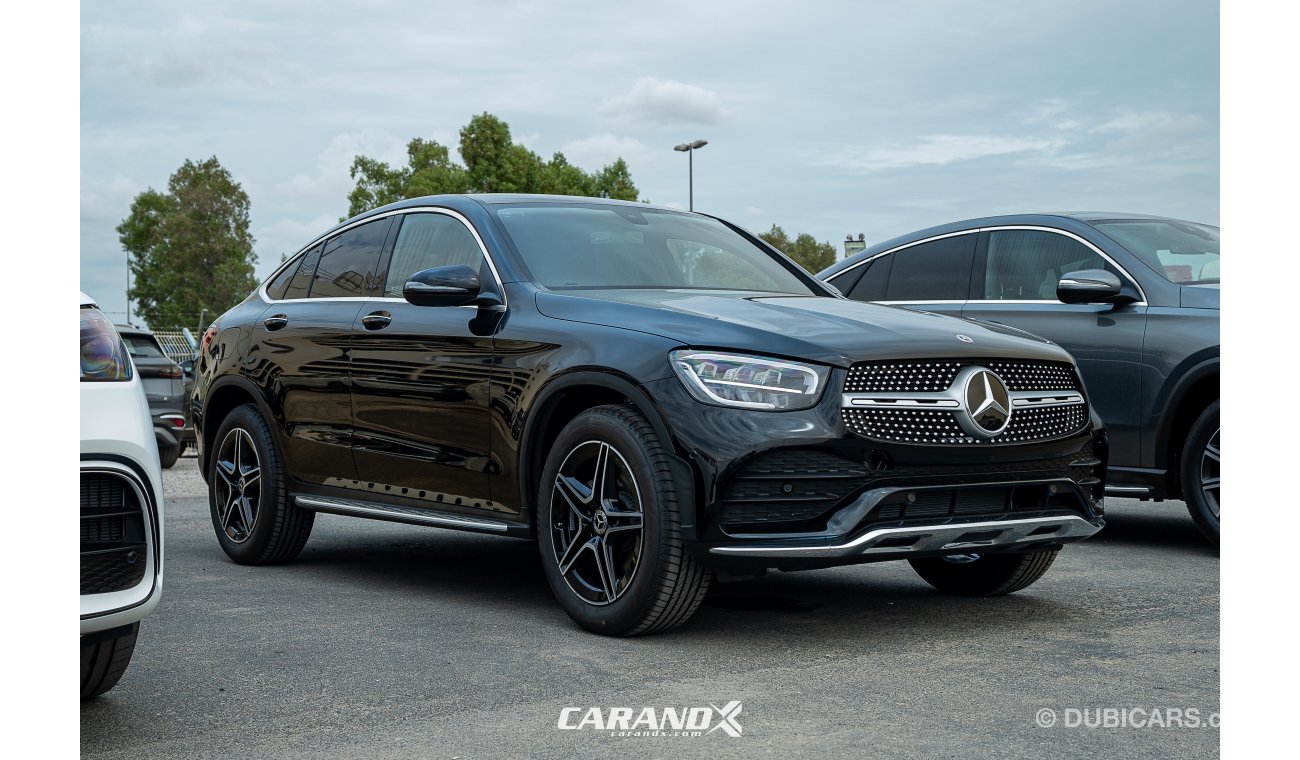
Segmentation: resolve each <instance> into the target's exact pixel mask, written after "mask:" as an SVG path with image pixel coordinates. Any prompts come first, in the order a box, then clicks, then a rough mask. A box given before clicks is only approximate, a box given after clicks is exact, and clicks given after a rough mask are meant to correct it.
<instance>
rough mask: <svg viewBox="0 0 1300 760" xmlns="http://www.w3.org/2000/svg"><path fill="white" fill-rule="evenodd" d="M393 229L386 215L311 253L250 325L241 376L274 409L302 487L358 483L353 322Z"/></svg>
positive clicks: (371, 289)
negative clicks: (351, 370) (354, 453)
mask: <svg viewBox="0 0 1300 760" xmlns="http://www.w3.org/2000/svg"><path fill="white" fill-rule="evenodd" d="M390 227H391V218H388V217H386V218H383V219H379V220H375V221H371V222H367V223H364V224H361V225H357V226H354V227H351V228H349V229H347V230H345V231H343V232H342V233H340V234H338V235H335V236H334V237H332V238H330V239H329V240H327V241H325V242H324V243H321V244H320V245H318V246H316V247H315V248H314V249H312V250H311V251H309V252H308V253H307V254H306V255H305V256H303V258H302V261H301V263H300V264H299V266H298V268H297V270H296V272H295V273H294V275H293V276H292V277H291V278H290V279H289V282H288V284H287V285H285V286H284V290H283V294H284V298H283V299H279V300H274V301H272V302H271V304H270V305H268V306H267V308H266V309H265V310H264V311H263V312H262V315H261V317H259V321H258V323H257V324H255V325H254V328H253V329H254V341H253V344H254V345H253V346H252V348H251V350H250V351H249V355H248V364H247V366H246V368H245V372H246V374H247V375H248V376H249V377H250V379H253V380H254V381H255V382H257V383H258V384H259V385H261V386H262V387H263V388H264V389H265V390H266V393H267V395H268V397H270V398H271V399H272V400H273V403H274V404H275V406H276V407H278V408H277V409H276V411H277V413H278V414H279V415H280V417H281V420H280V422H281V429H282V430H283V431H284V435H285V436H286V437H287V438H288V439H289V441H288V445H287V446H284V447H283V451H284V456H285V459H286V466H287V468H288V470H289V473H290V474H291V475H293V476H294V477H295V478H298V479H299V480H302V481H304V482H308V483H316V484H324V485H346V484H351V483H353V482H355V480H356V465H355V463H354V461H353V457H352V400H351V396H350V392H351V382H350V379H349V367H348V362H349V356H348V348H349V343H350V341H351V330H352V323H353V321H354V320H355V318H356V315H357V313H358V312H360V311H361V307H362V305H363V304H364V303H365V301H366V298H367V297H369V296H370V295H371V294H372V293H373V292H374V291H375V288H376V286H377V283H378V271H379V256H380V252H381V250H382V249H383V245H384V242H385V239H386V237H387V235H388V231H389V229H390ZM278 280H279V278H277V282H276V283H273V284H275V285H276V286H277V290H276V294H278V293H279V289H278V288H279V286H280V285H281V283H279V281H278Z"/></svg>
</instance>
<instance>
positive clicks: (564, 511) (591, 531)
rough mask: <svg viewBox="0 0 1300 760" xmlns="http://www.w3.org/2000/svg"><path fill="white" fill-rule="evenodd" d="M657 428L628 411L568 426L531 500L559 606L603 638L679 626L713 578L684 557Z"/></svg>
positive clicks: (603, 409)
mask: <svg viewBox="0 0 1300 760" xmlns="http://www.w3.org/2000/svg"><path fill="white" fill-rule="evenodd" d="M667 455H668V452H667V451H666V450H665V449H664V446H663V444H662V443H661V442H660V440H659V438H658V436H656V435H655V432H654V428H652V427H651V426H650V423H649V422H647V421H646V420H645V418H644V417H642V416H641V415H640V414H637V413H636V412H635V411H634V410H632V409H629V408H628V407H625V406H598V407H595V408H594V409H589V410H587V411H585V412H583V413H582V414H580V415H578V416H577V417H576V418H574V419H573V421H571V422H570V423H569V424H568V425H567V426H566V427H565V428H564V430H563V431H561V433H560V435H559V437H558V438H557V439H556V440H555V443H554V445H553V446H552V447H551V451H550V454H549V455H548V456H547V458H546V466H545V467H544V468H543V470H542V479H541V483H540V484H539V487H538V496H537V535H538V541H537V544H538V548H539V550H540V552H541V556H542V567H543V569H544V571H545V573H546V580H547V582H548V583H549V584H550V586H551V591H552V592H553V593H554V594H555V597H556V599H557V600H558V601H559V603H560V606H561V607H563V608H564V611H565V612H567V613H569V616H570V617H572V618H573V619H574V621H575V622H577V623H578V625H580V626H582V627H583V628H585V629H587V630H588V631H591V632H593V633H600V634H605V635H608V636H637V635H642V634H649V633H661V632H663V631H668V630H671V629H673V628H676V627H677V626H679V625H681V624H683V623H685V622H686V621H687V620H688V619H689V618H690V617H691V615H693V614H694V613H695V611H696V609H698V608H699V606H700V603H701V602H702V601H703V600H704V595H705V593H707V592H708V590H709V583H710V581H711V580H712V577H713V574H712V572H711V571H710V570H709V569H708V568H706V567H704V566H703V565H701V564H700V563H699V562H697V561H696V560H695V559H694V558H692V557H691V556H690V555H689V554H687V552H686V548H685V544H684V542H683V539H682V532H681V516H680V510H681V509H684V508H685V509H689V508H691V505H681V504H679V502H678V493H677V488H676V485H675V483H674V482H673V474H672V470H671V468H670V467H669V464H668V456H667Z"/></svg>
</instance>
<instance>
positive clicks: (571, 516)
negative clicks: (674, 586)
mask: <svg viewBox="0 0 1300 760" xmlns="http://www.w3.org/2000/svg"><path fill="white" fill-rule="evenodd" d="M641 504H642V503H641V492H640V489H639V488H638V487H637V483H636V476H635V475H633V474H632V468H631V466H629V465H628V463H627V460H626V459H624V458H623V455H622V454H620V453H619V452H618V450H617V449H615V448H614V447H613V446H611V445H610V444H608V443H606V442H605V441H595V440H593V441H584V442H583V443H580V444H578V446H576V447H574V448H573V449H572V450H571V451H569V453H568V455H567V456H565V458H564V461H563V462H562V463H561V464H560V471H559V472H558V473H556V475H555V484H554V486H553V488H552V490H551V517H552V519H551V530H552V531H553V532H554V542H553V547H554V552H555V561H556V565H557V566H558V568H559V571H560V575H561V576H563V578H564V581H565V583H567V584H568V585H569V588H570V590H572V591H573V593H574V594H577V595H578V596H579V597H581V598H582V599H584V600H585V601H586V602H587V603H589V604H594V605H605V604H610V603H611V602H614V601H615V600H617V599H618V598H619V597H620V596H622V595H623V594H624V593H625V592H626V591H627V589H628V587H630V586H631V585H632V581H633V579H634V578H635V577H636V571H637V568H638V567H640V565H641V552H642V551H643V549H644V546H645V542H644V540H643V536H642V533H643V528H644V525H645V520H644V515H643V514H642V506H641Z"/></svg>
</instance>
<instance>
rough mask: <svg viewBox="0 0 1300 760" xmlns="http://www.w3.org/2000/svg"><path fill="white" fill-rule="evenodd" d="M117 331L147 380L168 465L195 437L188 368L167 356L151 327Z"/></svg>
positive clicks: (151, 409)
mask: <svg viewBox="0 0 1300 760" xmlns="http://www.w3.org/2000/svg"><path fill="white" fill-rule="evenodd" d="M117 331H118V333H119V334H121V336H122V340H123V341H124V342H125V343H126V347H127V350H128V351H130V352H131V360H132V361H133V362H134V363H135V366H136V370H137V371H138V372H139V374H140V379H141V381H142V382H143V383H144V392H145V397H146V398H147V399H148V400H149V413H150V414H151V415H152V416H153V427H154V437H155V438H156V439H157V441H158V458H159V460H160V461H161V462H162V466H163V468H164V469H166V468H168V467H171V466H172V465H174V464H176V460H177V459H178V458H180V455H181V452H182V451H184V450H185V445H186V443H187V442H190V441H193V440H194V430H193V427H192V426H191V425H190V424H189V418H188V416H187V415H186V413H185V408H184V406H185V405H184V400H185V395H186V394H185V391H186V388H187V386H188V382H187V381H186V378H185V372H184V371H183V370H182V369H181V365H179V364H177V363H176V362H174V361H172V360H171V359H169V358H168V357H167V354H166V353H164V352H163V348H162V344H160V343H159V342H158V339H157V338H156V337H154V334H153V333H152V332H150V331H149V330H146V329H144V328H142V327H132V326H130V325H118V326H117Z"/></svg>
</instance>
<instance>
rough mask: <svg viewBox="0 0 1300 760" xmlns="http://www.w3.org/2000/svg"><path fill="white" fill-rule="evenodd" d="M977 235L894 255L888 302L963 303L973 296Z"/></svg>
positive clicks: (915, 248)
mask: <svg viewBox="0 0 1300 760" xmlns="http://www.w3.org/2000/svg"><path fill="white" fill-rule="evenodd" d="M975 237H976V236H975V235H974V234H970V235H958V236H957V237H949V238H942V239H940V240H934V241H931V242H929V243H922V244H920V245H914V246H912V247H911V248H904V249H903V250H901V251H898V252H896V253H893V254H891V255H890V256H887V257H886V258H892V259H893V260H894V262H893V270H892V271H891V272H890V275H889V286H888V287H887V288H886V293H885V300H887V301H964V300H966V295H967V293H969V292H970V270H971V264H972V261H973V259H974V256H975Z"/></svg>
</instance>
